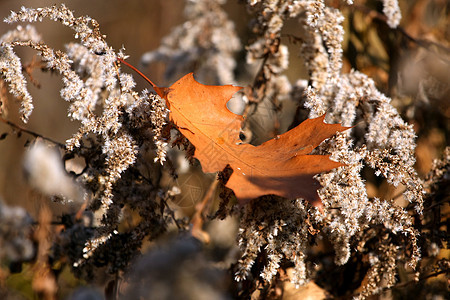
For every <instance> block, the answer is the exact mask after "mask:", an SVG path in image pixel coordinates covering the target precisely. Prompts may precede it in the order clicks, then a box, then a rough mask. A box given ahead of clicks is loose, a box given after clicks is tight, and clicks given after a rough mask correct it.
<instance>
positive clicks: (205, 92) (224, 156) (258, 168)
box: [155, 73, 348, 206]
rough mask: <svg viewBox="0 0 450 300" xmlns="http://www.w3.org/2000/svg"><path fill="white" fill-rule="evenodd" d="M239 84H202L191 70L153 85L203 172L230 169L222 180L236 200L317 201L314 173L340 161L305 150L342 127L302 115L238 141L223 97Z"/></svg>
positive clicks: (235, 118) (236, 124)
mask: <svg viewBox="0 0 450 300" xmlns="http://www.w3.org/2000/svg"><path fill="white" fill-rule="evenodd" d="M240 89H241V87H236V86H231V85H226V86H208V85H203V84H201V83H199V82H197V81H196V80H195V79H194V76H193V74H192V73H190V74H187V75H185V76H184V77H183V78H181V79H180V80H178V81H177V82H175V83H174V84H173V85H172V86H171V87H170V88H156V89H155V90H156V91H157V93H158V94H159V95H160V96H161V97H163V98H164V99H166V102H167V105H168V108H169V110H170V118H171V120H172V121H173V122H174V123H175V125H176V126H177V127H178V128H179V130H180V131H181V133H182V134H183V135H184V136H185V137H186V138H187V139H188V140H189V141H190V142H191V143H192V144H193V145H194V146H195V148H196V150H195V153H194V157H195V158H197V159H198V160H199V161H200V163H201V165H202V169H203V171H204V172H206V173H211V172H217V171H222V170H223V169H224V168H225V167H226V166H227V165H229V166H230V167H231V168H232V169H233V173H232V175H231V177H230V178H229V180H228V182H227V183H226V186H227V187H228V188H230V189H232V190H233V191H234V193H235V195H236V198H237V199H238V201H239V203H240V204H245V203H247V202H248V201H249V200H251V199H253V198H257V197H259V196H263V195H268V194H274V195H278V196H281V197H285V198H289V199H295V198H300V197H301V198H304V199H306V200H308V201H310V202H311V203H312V204H313V205H317V206H318V205H320V199H319V197H318V194H317V188H319V187H320V186H319V184H318V183H317V182H316V180H315V179H314V178H313V176H314V175H316V174H318V173H321V172H324V171H329V170H331V169H334V168H336V167H339V166H342V164H341V163H338V162H334V161H331V160H330V159H329V156H326V155H308V154H309V153H310V152H311V151H312V150H313V149H314V148H316V147H317V146H318V145H319V144H320V143H321V142H322V141H323V140H325V139H327V138H330V137H331V136H333V135H334V134H336V132H338V131H339V132H340V131H344V130H347V129H348V127H343V126H341V125H340V124H325V123H324V122H323V120H324V118H325V115H323V116H321V117H318V118H315V119H308V120H306V121H304V122H303V123H301V124H300V125H298V126H297V127H295V128H293V129H291V130H289V131H288V132H286V133H284V134H281V135H279V136H277V137H276V138H274V139H271V140H269V141H267V142H265V143H263V144H261V145H259V146H253V145H250V144H242V141H241V140H240V139H239V132H240V129H241V125H242V122H243V117H242V116H240V115H236V114H234V113H232V112H230V111H229V110H228V108H227V107H226V104H227V102H228V101H229V100H230V99H231V97H232V96H233V94H234V93H236V92H237V91H239V90H240Z"/></svg>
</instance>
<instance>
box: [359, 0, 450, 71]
mask: <svg viewBox="0 0 450 300" xmlns="http://www.w3.org/2000/svg"><path fill="white" fill-rule="evenodd" d="M351 7H353V9H355V10H358V11H360V12H362V13H365V14H366V15H368V16H370V17H371V18H372V19H375V20H379V21H381V22H383V23H387V17H386V16H385V15H383V14H381V13H379V12H377V11H375V10H373V9H370V8H368V7H366V6H364V5H358V4H353V5H352V6H351ZM393 30H394V31H397V32H399V33H400V34H402V35H403V36H404V37H406V38H407V39H408V40H409V41H411V42H413V43H415V44H417V45H418V46H420V47H422V48H424V49H426V50H428V51H430V52H432V53H433V54H436V55H438V54H439V53H436V51H434V50H432V49H431V47H432V46H434V47H436V48H438V49H440V50H441V51H443V52H444V53H445V54H447V55H450V48H447V47H445V46H443V45H441V44H439V43H436V42H433V41H429V40H427V39H419V38H416V37H413V36H412V35H410V34H409V33H408V32H406V30H405V28H403V27H402V26H397V27H396V28H394V29H393ZM440 58H441V59H442V60H444V61H445V62H446V63H448V64H450V61H449V60H447V59H445V58H443V57H440Z"/></svg>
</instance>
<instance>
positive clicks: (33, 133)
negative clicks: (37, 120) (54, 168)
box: [0, 117, 66, 149]
mask: <svg viewBox="0 0 450 300" xmlns="http://www.w3.org/2000/svg"><path fill="white" fill-rule="evenodd" d="M0 121H1V122H3V123H5V124H6V125H8V126H10V127H12V128H14V129H16V130H19V131H20V132H25V133H27V134H29V135H32V136H34V137H36V138H38V137H39V138H41V139H43V140H46V141H48V142H51V143H53V144H55V145H57V146H58V147H60V148H62V149H65V148H66V145H64V144H62V143H60V142H57V141H55V140H53V139H51V138H48V137H45V136H43V135H41V134H39V133H36V132H34V131H31V130H28V129H26V128H23V127H21V126H19V125H17V124H15V123H13V122H11V121H8V120H5V119H3V118H2V117H0Z"/></svg>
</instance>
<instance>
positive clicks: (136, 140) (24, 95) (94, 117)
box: [0, 5, 166, 263]
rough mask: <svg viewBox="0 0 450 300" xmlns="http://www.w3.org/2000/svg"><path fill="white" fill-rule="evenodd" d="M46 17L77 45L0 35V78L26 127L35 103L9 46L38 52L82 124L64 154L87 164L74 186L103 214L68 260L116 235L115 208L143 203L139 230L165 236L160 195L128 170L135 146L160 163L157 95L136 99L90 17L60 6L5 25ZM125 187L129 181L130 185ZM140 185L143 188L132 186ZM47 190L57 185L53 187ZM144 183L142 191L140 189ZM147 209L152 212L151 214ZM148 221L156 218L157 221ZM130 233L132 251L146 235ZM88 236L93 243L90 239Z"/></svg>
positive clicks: (29, 30)
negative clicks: (79, 250)
mask: <svg viewBox="0 0 450 300" xmlns="http://www.w3.org/2000/svg"><path fill="white" fill-rule="evenodd" d="M44 18H48V19H50V20H54V21H58V22H60V23H62V24H63V25H65V26H67V27H69V28H71V29H73V30H74V31H75V37H76V38H78V39H79V40H80V43H70V44H68V45H67V46H66V51H65V52H63V51H60V50H54V49H52V48H51V47H49V46H48V45H47V44H45V43H43V42H42V41H41V38H40V36H39V35H38V34H37V33H36V31H35V29H34V28H33V27H31V26H30V25H28V26H27V27H25V28H23V27H22V26H18V27H17V28H16V29H15V30H13V31H11V32H9V33H7V34H5V35H4V36H3V37H2V40H1V48H0V49H1V51H2V52H1V53H2V54H1V56H0V64H1V69H2V77H3V78H4V80H5V81H7V82H8V83H9V89H10V91H11V92H12V93H13V95H15V96H16V97H17V98H19V99H21V101H22V109H21V114H22V119H23V121H25V122H26V121H27V120H28V118H29V116H30V114H31V112H32V109H33V104H32V98H31V96H30V94H29V93H28V91H27V89H26V85H27V83H26V80H25V78H24V76H23V74H22V65H21V63H20V59H19V58H18V57H17V56H16V54H15V53H14V48H15V47H18V46H22V47H30V48H32V49H34V50H36V51H38V53H39V54H40V57H41V59H42V60H43V61H44V62H45V63H46V68H47V69H48V70H52V71H57V72H59V74H61V76H62V82H63V88H62V89H61V97H62V98H63V99H64V100H66V101H68V102H69V103H70V106H69V111H68V116H69V117H70V118H71V119H72V120H77V121H80V123H81V126H80V129H79V130H78V132H77V133H76V134H75V135H74V136H73V137H72V138H70V139H68V140H67V141H66V145H65V150H66V151H67V153H71V156H72V157H74V156H81V157H83V158H84V159H85V162H86V166H85V168H84V170H83V172H82V173H81V174H78V175H77V181H78V182H79V183H80V184H81V185H83V186H84V187H85V188H86V191H87V192H88V194H86V196H85V198H86V199H89V198H90V203H91V204H90V205H91V209H92V210H94V211H95V210H98V209H99V208H102V210H103V211H104V214H103V217H102V218H101V226H99V227H98V229H97V231H96V233H95V234H94V235H93V234H92V233H90V234H88V235H85V239H84V240H80V241H79V242H80V243H86V247H84V254H83V253H77V254H76V255H75V257H72V259H73V261H74V262H77V263H78V260H79V258H81V256H84V257H89V256H90V255H92V250H95V249H96V248H98V247H99V246H100V245H102V244H104V243H105V242H106V241H108V240H109V239H113V238H111V237H115V236H116V235H114V232H115V231H114V230H115V229H116V228H117V226H118V224H119V222H120V214H121V210H122V207H123V206H124V205H125V203H126V204H129V205H136V204H135V203H133V201H134V202H138V201H145V202H148V203H147V204H145V205H143V206H142V207H141V209H142V212H141V213H142V215H143V216H145V217H146V218H144V220H145V222H142V224H141V226H142V227H147V226H151V225H150V224H151V223H152V222H157V223H160V226H159V227H158V228H153V229H152V230H153V231H154V232H155V233H160V232H163V231H164V228H165V223H164V221H163V220H161V217H162V216H161V213H160V212H159V211H158V212H155V211H154V210H155V209H156V208H157V207H158V206H159V204H157V203H155V201H157V199H158V197H159V196H158V190H157V189H155V188H153V187H149V186H148V184H147V185H145V184H142V181H143V180H144V177H143V175H141V174H140V173H139V171H138V170H134V173H133V171H130V167H131V166H132V165H133V164H134V163H135V162H136V161H137V160H138V159H139V157H138V149H139V147H142V149H149V151H151V150H152V149H153V148H156V154H155V160H158V161H161V162H163V161H164V160H165V145H166V142H165V137H163V136H162V128H163V127H164V125H165V122H166V121H165V119H166V108H165V107H164V104H163V101H162V100H161V99H160V98H159V97H158V96H156V95H153V94H149V93H148V92H147V91H143V92H142V93H141V94H138V93H137V92H136V91H134V90H133V88H134V86H135V82H134V80H133V78H132V76H131V75H129V74H126V73H123V72H122V71H121V70H120V66H119V65H118V64H117V58H118V57H120V58H125V55H124V54H123V53H122V51H120V52H119V53H115V52H114V50H113V49H112V48H111V47H109V46H108V45H107V43H106V41H105V40H104V37H103V36H102V34H101V33H100V30H99V25H98V23H97V22H96V21H95V20H94V19H91V18H89V17H75V16H74V15H73V13H72V11H70V10H69V9H68V8H67V7H66V6H64V5H61V6H52V7H47V8H39V9H28V8H22V9H21V10H20V11H19V12H12V13H11V14H10V16H9V17H8V18H6V19H5V21H6V22H8V23H13V22H19V21H21V22H36V21H41V20H43V19H44ZM146 129H150V133H146V134H147V135H149V139H148V140H146V139H145V138H144V137H143V135H142V132H141V131H145V130H146ZM151 133H153V134H151ZM152 141H154V143H153V142H152ZM149 143H150V145H149ZM35 152H36V151H34V152H33V153H35ZM41 152H42V151H41ZM142 154H143V151H142ZM69 156H70V155H69ZM39 162H42V163H44V164H45V162H44V161H42V160H41V158H40V157H36V155H34V156H32V157H31V156H30V158H29V161H28V162H27V165H26V167H27V168H29V169H30V170H35V169H39V168H41V169H40V172H41V174H39V173H36V178H37V179H39V182H43V181H45V180H46V179H45V178H42V177H40V176H42V163H41V164H39ZM46 166H47V165H46ZM127 170H128V172H131V174H128V175H127V180H125V179H124V180H121V181H119V179H120V178H121V176H123V174H124V172H125V171H127ZM49 172H50V173H52V172H53V173H54V174H53V173H52V174H49V176H53V178H61V175H60V174H59V173H58V172H59V170H57V168H54V169H53V170H50V169H49ZM33 174H35V173H33ZM44 177H45V176H44ZM50 178H52V177H50ZM37 179H36V180H37ZM152 179H153V178H147V179H146V180H148V181H151V180H152ZM50 181H51V180H50ZM128 181H132V182H133V184H131V183H130V182H128ZM46 182H47V183H48V182H49V180H47V181H46ZM139 182H140V183H141V184H138V183H139ZM50 184H55V181H54V180H53V181H52V182H50ZM150 184H151V182H150ZM38 185H39V184H38ZM123 185H126V186H127V187H128V188H130V189H132V190H134V191H137V190H139V189H144V190H146V191H147V192H145V193H144V190H142V191H141V192H142V193H137V192H136V194H135V195H139V198H138V199H134V200H132V199H131V198H129V195H130V193H129V191H127V192H126V193H124V194H123V195H122V194H120V190H121V189H123ZM144 185H145V187H142V186H144ZM155 186H156V185H155ZM40 188H41V190H43V191H44V192H52V190H49V189H46V188H45V187H44V186H40ZM59 188H63V186H59ZM53 194H59V193H53ZM163 194H164V193H163ZM163 194H162V197H163V198H164V197H165V196H164V195H163ZM69 196H70V193H69ZM121 197H122V198H121ZM74 198H77V199H74ZM81 199H83V196H82V197H81ZM68 200H80V197H75V196H74V195H73V193H72V197H71V198H69V199H68ZM144 207H145V208H144ZM149 207H152V209H153V210H149ZM153 218H157V219H158V220H157V221H155V220H153ZM144 223H145V224H147V225H144ZM142 230H144V231H145V229H144V228H137V229H136V231H142ZM135 234H136V236H135V237H129V238H131V239H134V240H135V241H136V242H135V243H136V247H137V246H138V245H139V243H140V242H141V241H142V239H143V238H144V236H145V235H147V234H148V233H145V234H143V233H141V234H140V235H139V234H138V233H135ZM117 236H120V235H117ZM92 237H93V238H94V239H92V240H88V238H92ZM130 250H132V249H130ZM80 254H81V256H80Z"/></svg>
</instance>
